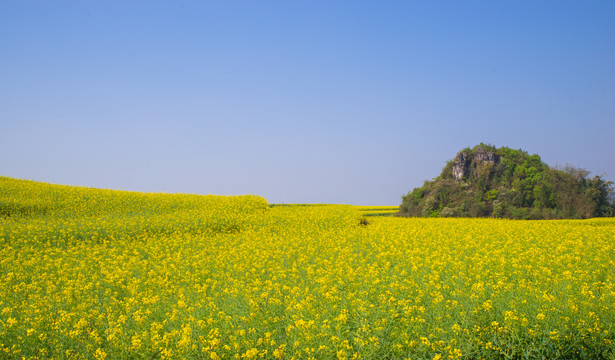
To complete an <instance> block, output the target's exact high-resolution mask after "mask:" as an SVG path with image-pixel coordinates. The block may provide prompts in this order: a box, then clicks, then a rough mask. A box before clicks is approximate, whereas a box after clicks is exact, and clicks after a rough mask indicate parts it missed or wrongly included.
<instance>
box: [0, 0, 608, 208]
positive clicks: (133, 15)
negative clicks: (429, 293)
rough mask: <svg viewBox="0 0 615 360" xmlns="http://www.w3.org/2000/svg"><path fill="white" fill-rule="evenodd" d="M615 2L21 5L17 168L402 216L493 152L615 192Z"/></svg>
mask: <svg viewBox="0 0 615 360" xmlns="http://www.w3.org/2000/svg"><path fill="white" fill-rule="evenodd" d="M614 18H615V2H613V1H592V2H582V1H563V0H558V1H539V2H537V1H440V2H433V1H390V2H378V1H303V2H301V1H53V2H50V1H10V2H5V3H4V4H3V6H2V11H1V12H0V45H1V46H2V48H1V50H0V51H1V56H0V175H3V176H10V177H15V178H22V179H32V180H39V181H46V182H51V183H58V184H68V185H80V186H92V187H99V188H112V189H120V190H136V191H155V192H183V193H197V194H246V193H250V194H257V195H261V196H264V197H265V198H267V199H268V200H269V201H270V202H271V203H345V204H357V205H398V204H399V203H400V202H401V196H402V195H403V194H406V193H407V192H408V191H410V190H411V189H412V188H414V187H417V186H420V185H422V183H423V181H424V180H429V179H431V178H433V177H435V176H437V175H438V174H439V173H440V171H441V169H442V167H443V166H444V165H445V163H446V161H448V160H450V159H452V158H453V157H454V156H455V154H456V153H457V151H459V150H461V149H463V148H465V147H468V146H470V147H471V146H474V145H476V144H478V143H480V142H484V143H488V144H492V145H496V146H498V147H500V146H507V147H511V148H515V149H519V148H521V149H523V150H525V151H527V152H529V153H530V154H539V155H540V156H541V157H542V160H543V161H545V162H546V163H547V164H549V165H556V164H559V165H566V164H568V165H573V166H579V167H582V168H586V169H588V170H590V171H591V172H592V173H593V174H595V175H601V174H604V175H605V177H606V179H608V180H615V160H614V156H615V141H614V140H615V139H614V134H615V65H614V64H615V21H613V19H614Z"/></svg>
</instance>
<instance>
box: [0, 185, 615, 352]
mask: <svg viewBox="0 0 615 360" xmlns="http://www.w3.org/2000/svg"><path fill="white" fill-rule="evenodd" d="M383 208H384V209H385V210H387V209H386V207H373V209H372V211H382V210H381V209H383ZM388 210H389V212H392V210H394V209H393V208H392V207H390V208H388ZM369 211H370V210H364V209H361V208H360V207H354V206H348V205H326V206H325V205H323V206H273V207H271V206H269V204H268V203H267V201H266V200H265V199H263V198H260V197H257V196H230V197H229V196H199V195H185V194H144V193H134V192H121V191H111V190H97V189H89V188H77V187H67V186H57V185H48V184H43V183H36V182H30V181H22V180H14V179H10V178H3V177H0V359H22V358H26V359H28V358H34V359H184V358H185V359H214V360H215V359H261V358H262V359H310V358H313V359H359V358H360V359H407V358H411V359H479V358H486V359H491V358H498V359H499V358H502V359H504V358H560V359H561V358H606V359H613V358H614V357H615V325H614V324H615V270H614V269H615V220H614V219H590V220H579V221H512V220H497V219H424V218H421V219H406V218H398V217H392V216H386V217H384V216H369V217H366V216H365V215H367V214H365V212H369ZM382 212H386V211H382Z"/></svg>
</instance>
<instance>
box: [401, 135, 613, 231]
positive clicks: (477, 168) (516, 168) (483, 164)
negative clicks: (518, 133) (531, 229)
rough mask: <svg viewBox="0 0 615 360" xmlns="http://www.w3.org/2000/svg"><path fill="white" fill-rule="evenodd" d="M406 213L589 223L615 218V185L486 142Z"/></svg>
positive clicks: (412, 197)
mask: <svg viewBox="0 0 615 360" xmlns="http://www.w3.org/2000/svg"><path fill="white" fill-rule="evenodd" d="M400 213H401V215H404V216H422V217H429V216H431V217H498V218H511V219H563V218H569V219H585V218H591V217H605V216H614V215H615V205H614V190H613V182H611V181H606V180H605V179H603V178H602V177H601V176H594V177H590V176H589V172H588V171H587V170H584V169H577V168H572V167H566V168H563V169H558V168H552V167H549V166H548V165H547V164H545V163H544V162H542V161H541V159H540V157H539V156H538V155H529V154H528V153H527V152H525V151H523V150H515V149H510V148H507V147H501V148H496V147H494V146H492V145H485V144H480V145H477V146H475V147H474V148H472V149H470V148H466V149H464V150H462V151H461V152H459V153H458V154H457V156H456V158H455V159H453V160H450V161H449V162H448V163H447V164H446V166H445V167H444V169H443V170H442V173H441V174H440V176H438V177H437V178H435V179H434V180H433V181H425V183H424V184H423V186H421V187H419V188H415V189H414V190H412V191H411V192H409V193H408V194H407V195H405V196H403V197H402V203H401V206H400Z"/></svg>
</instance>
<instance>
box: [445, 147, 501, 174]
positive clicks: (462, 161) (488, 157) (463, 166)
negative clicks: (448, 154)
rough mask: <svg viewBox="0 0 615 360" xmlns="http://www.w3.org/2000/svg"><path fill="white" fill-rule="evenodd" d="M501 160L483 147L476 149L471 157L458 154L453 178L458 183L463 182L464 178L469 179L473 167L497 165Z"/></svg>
mask: <svg viewBox="0 0 615 360" xmlns="http://www.w3.org/2000/svg"><path fill="white" fill-rule="evenodd" d="M499 160H500V159H499V157H498V156H497V154H496V153H494V152H491V151H489V150H487V149H485V148H483V147H478V148H476V150H475V151H474V154H471V155H470V154H467V153H465V152H463V151H461V152H459V153H458V154H457V157H455V161H454V162H453V168H452V171H453V176H454V177H455V179H456V180H457V181H461V180H462V179H463V178H468V177H469V176H470V169H471V168H472V167H476V165H478V164H481V163H485V162H489V163H492V164H495V163H497V162H498V161H499Z"/></svg>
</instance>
